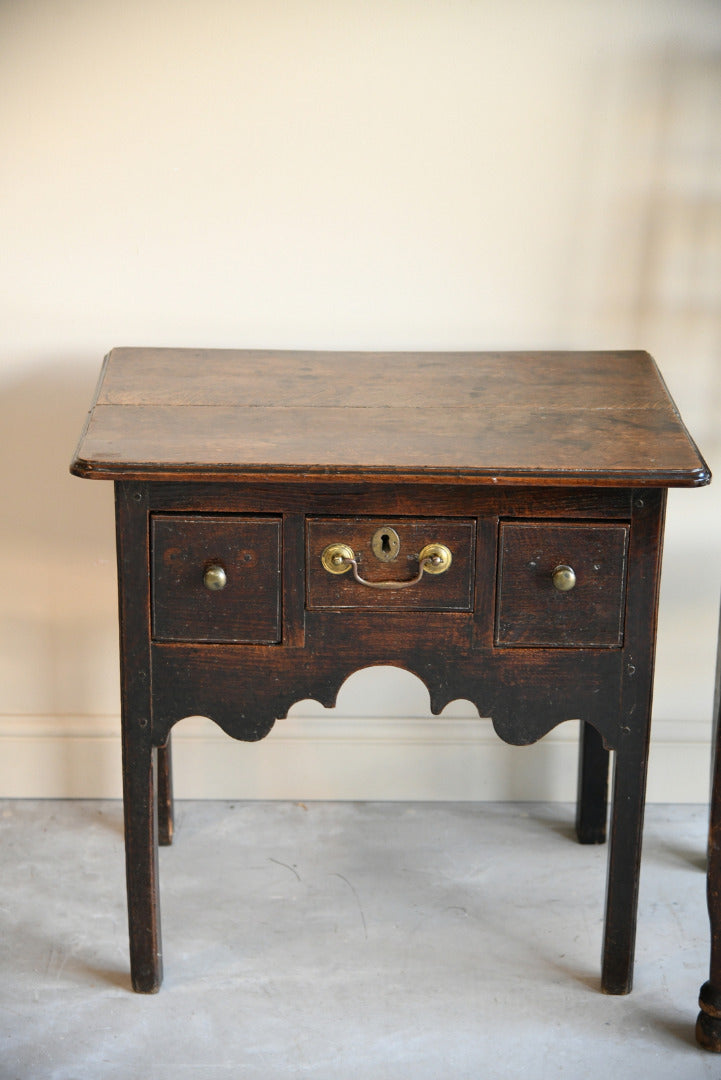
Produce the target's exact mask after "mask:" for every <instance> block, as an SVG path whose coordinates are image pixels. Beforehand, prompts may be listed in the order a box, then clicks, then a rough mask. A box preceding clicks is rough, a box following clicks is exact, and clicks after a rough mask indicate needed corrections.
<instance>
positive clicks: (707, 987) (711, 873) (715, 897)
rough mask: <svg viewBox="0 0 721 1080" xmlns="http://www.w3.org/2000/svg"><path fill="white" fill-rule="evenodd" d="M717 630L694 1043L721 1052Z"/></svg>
mask: <svg viewBox="0 0 721 1080" xmlns="http://www.w3.org/2000/svg"><path fill="white" fill-rule="evenodd" d="M719 728H721V628H720V629H719V651H718V660H717V663H716V699H715V702H714V733H713V776H712V782H711V813H710V820H709V831H708V864H707V871H706V901H707V903H708V914H709V920H710V922H711V959H710V965H709V978H708V982H705V983H704V984H703V986H702V987H701V993H700V995H699V1002H698V1003H699V1005H700V1006H701V1012H700V1013H699V1015H698V1020H697V1021H696V1040H697V1042H698V1043H699V1044H700V1045H701V1046H703V1048H704V1049H705V1050H713V1051H715V1053H717V1054H718V1053H721V738H720V737H719Z"/></svg>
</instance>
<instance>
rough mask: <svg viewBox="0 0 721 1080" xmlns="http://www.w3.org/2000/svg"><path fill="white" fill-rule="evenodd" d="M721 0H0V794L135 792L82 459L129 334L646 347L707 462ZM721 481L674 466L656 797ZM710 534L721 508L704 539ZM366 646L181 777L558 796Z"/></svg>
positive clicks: (367, 790)
mask: <svg viewBox="0 0 721 1080" xmlns="http://www.w3.org/2000/svg"><path fill="white" fill-rule="evenodd" d="M720 101H721V8H720V7H719V5H718V4H717V3H715V2H708V3H704V2H701V0H687V2H685V3H680V2H679V3H663V2H660V0H637V2H636V3H633V4H629V3H626V2H620V0H610V2H609V0H603V2H601V0H585V2H584V3H582V4H579V3H576V2H574V0H536V2H534V3H529V2H521V0H506V2H504V3H496V2H492V0H416V2H410V0H363V2H362V0H327V2H321V0H287V2H281V0H254V2H251V0H248V2H243V0H234V2H230V0H228V2H221V0H203V2H200V0H175V2H170V0H166V2H163V0H142V2H136V0H123V2H122V3H120V2H110V0H85V2H83V0H78V2H71V0H47V2H41V0H26V2H21V0H5V2H4V3H2V4H0V147H1V148H2V168H0V228H1V233H0V235H1V236H2V248H1V249H0V250H1V255H0V387H1V391H2V394H1V400H0V425H1V427H0V430H1V431H2V439H1V445H2V455H3V462H2V471H1V482H2V493H1V497H0V565H2V567H3V574H2V579H3V582H2V589H1V590H0V638H1V640H0V663H1V665H2V670H1V677H0V793H1V794H9V795H73V796H74V795H90V796H95V795H107V794H117V793H118V791H119V750H118V741H117V727H118V721H117V716H118V708H119V706H118V690H117V655H116V649H117V639H116V624H115V577H114V573H115V571H114V550H113V523H112V493H111V488H110V485H108V484H101V483H95V484H93V483H87V482H80V481H79V480H76V479H73V478H71V477H70V476H69V475H68V473H67V465H68V461H69V459H70V457H71V454H72V450H73V446H74V443H75V439H76V436H77V434H78V432H79V429H80V426H81V424H82V421H83V417H84V413H85V410H86V408H87V405H88V403H89V400H90V396H91V393H92V390H93V387H94V384H95V379H96V374H97V370H98V366H99V363H100V360H101V358H102V356H103V354H104V353H105V352H106V351H107V349H108V348H109V347H110V346H112V345H116V344H126V345H130V344H144V345H149V344H158V345H213V346H238V347H240V346H257V347H263V346H266V347H318V348H334V347H344V348H374V347H383V348H393V347H397V348H410V349H413V348H418V349H424V348H436V347H437V348H445V347H447V348H483V347H494V348H495V347H508V348H513V347H518V346H522V347H527V346H528V347H559V348H574V347H583V348H589V347H590V348H594V347H597V348H604V347H623V348H632V347H633V348H635V347H640V348H647V349H649V350H650V351H651V352H652V353H654V355H655V356H656V358H657V360H658V361H659V363H660V365H661V367H662V370H663V371H664V374H665V376H666V380H667V382H668V384H669V386H670V389H671V391H672V393H673V394H674V396H675V398H676V400H677V402H678V404H679V406H680V407H681V410H682V412H683V414H684V417H685V419H686V421H687V424H688V426H689V427H690V429H691V431H692V433H693V435H694V436H695V438H696V439H697V441H698V442H699V444H700V446H701V448H702V450H703V452H704V453H705V455H706V457H707V459H708V460H709V463H710V465H711V467H712V469H713V468H714V466H716V469H717V470H718V468H719V464H720V463H721V437H720V435H719V424H718V421H717V416H718V415H719V410H720V409H721V367H720V366H719V356H720V354H721V125H720V124H719V122H718V117H719V102H720ZM720 502H721V487H719V486H716V487H713V486H712V487H711V488H710V489H707V490H704V491H692V492H678V493H673V494H672V496H671V499H670V506H669V518H668V534H667V546H666V561H665V570H664V580H663V596H662V604H661V630H660V637H659V654H658V676H657V683H656V705H655V717H654V724H655V735H654V749H653V755H652V765H651V776H650V796H651V798H653V799H657V800H673V801H683V800H689V801H699V800H703V799H705V797H706V790H707V771H708V757H709V752H708V742H709V736H710V718H711V703H712V693H713V672H714V653H715V635H716V627H717V619H718V600H719V583H720V580H721V541H720V540H719V538H718V537H719V532H720V531H721V530H720V529H719V524H720V521H721V517H720V515H719V503H720ZM714 533H715V534H716V535H715V536H714ZM449 712H450V714H451V715H450V716H447V717H445V718H444V719H442V720H439V719H431V718H430V714H429V712H428V698H427V694H426V692H425V690H424V688H423V687H422V686H421V684H420V683H418V682H417V681H415V680H414V679H413V678H412V677H411V676H410V675H408V674H406V673H402V672H398V671H392V670H380V671H374V672H362V673H360V674H357V675H356V676H354V677H353V678H352V679H351V680H350V681H349V683H348V684H347V685H346V687H345V689H344V691H343V693H342V695H341V699H340V704H339V708H338V710H337V712H335V713H333V712H329V713H326V712H325V710H323V709H320V708H319V707H317V706H314V705H312V704H309V703H304V704H301V705H298V706H296V707H294V709H293V711H292V714H291V717H290V718H289V719H288V721H287V722H285V723H284V724H279V725H277V726H276V729H275V731H274V733H273V734H272V735H271V736H270V737H269V739H268V740H266V741H265V742H264V743H262V744H259V745H258V746H253V747H249V746H244V745H240V744H238V745H236V744H232V743H229V741H228V740H227V739H226V738H225V737H224V736H220V735H219V734H217V733H216V731H215V729H213V728H212V727H211V726H210V725H209V724H208V723H207V722H202V721H198V720H188V721H185V722H184V723H183V725H181V726H180V728H179V729H178V732H177V738H176V760H177V769H176V782H177V789H178V791H179V793H180V794H187V795H193V796H213V795H216V796H218V795H224V796H225V795H227V796H233V797H242V796H244V795H249V796H282V797H292V798H313V797H332V796H343V795H345V796H353V797H358V798H362V797H399V796H402V797H420V798H448V797H450V798H456V797H463V798H480V799H484V798H501V799H503V798H570V797H572V795H573V788H574V780H575V751H574V746H573V737H574V733H573V732H572V731H571V729H570V726H568V727H563V728H561V729H559V730H558V731H557V732H556V733H554V734H553V735H552V736H550V737H549V739H547V740H544V742H542V743H541V744H539V745H538V746H536V747H532V748H528V749H523V750H517V749H509V748H507V747H505V746H503V744H501V743H499V742H498V741H497V740H496V739H495V737H494V736H493V735H492V733H489V725H488V724H487V723H479V722H478V720H477V719H474V718H473V716H474V714H473V711H472V710H471V709H470V708H469V707H468V706H464V705H463V703H457V704H455V705H454V706H452V708H451V709H450V710H449Z"/></svg>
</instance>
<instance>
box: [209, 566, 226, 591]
mask: <svg viewBox="0 0 721 1080" xmlns="http://www.w3.org/2000/svg"><path fill="white" fill-rule="evenodd" d="M203 584H204V585H205V587H206V589H209V590H210V592H219V591H220V589H224V588H225V586H226V585H227V584H228V578H227V576H226V573H225V570H224V569H223V567H222V566H218V564H217V563H211V564H210V566H206V568H205V573H204V574H203Z"/></svg>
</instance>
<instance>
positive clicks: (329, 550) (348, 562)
mask: <svg viewBox="0 0 721 1080" xmlns="http://www.w3.org/2000/svg"><path fill="white" fill-rule="evenodd" d="M320 558H321V562H322V563H323V566H324V567H325V568H326V570H327V571H328V573H329V574H345V572H346V570H350V568H351V566H352V565H353V560H354V559H355V552H354V551H353V548H352V547H349V546H348V544H328V546H327V547H325V548H323V552H322V554H321V557H320Z"/></svg>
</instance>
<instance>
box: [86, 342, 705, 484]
mask: <svg viewBox="0 0 721 1080" xmlns="http://www.w3.org/2000/svg"><path fill="white" fill-rule="evenodd" d="M71 468H72V471H74V472H75V473H77V474H78V475H81V476H89V477H92V476H95V477H99V478H106V479H118V478H120V477H124V478H126V479H127V478H137V479H140V478H146V479H163V478H170V479H180V478H181V477H182V478H184V479H186V480H190V479H195V480H202V479H227V478H228V476H229V475H232V476H233V477H234V479H241V478H243V477H255V478H257V477H258V475H259V474H260V475H262V476H263V477H265V478H269V477H271V476H273V475H281V476H285V477H287V478H291V477H292V478H294V479H296V480H298V481H301V482H302V481H305V480H306V479H307V478H308V477H310V476H318V475H334V476H336V477H337V476H339V475H340V474H343V475H345V476H351V475H352V474H353V472H354V471H355V473H356V475H357V473H358V472H362V474H363V476H364V477H365V478H366V480H367V481H368V482H370V481H371V480H373V479H377V478H383V477H387V476H389V475H392V476H394V477H401V476H402V477H404V478H406V479H409V480H410V479H416V480H420V479H422V478H423V477H425V478H426V479H427V480H428V479H435V480H436V481H440V482H443V481H447V480H452V479H455V480H457V481H459V480H460V481H467V482H471V481H472V482H475V483H487V484H495V483H499V482H504V483H510V482H517V483H528V482H529V480H531V479H532V480H533V482H534V483H535V484H539V483H541V482H544V481H552V482H554V483H557V484H559V483H560V484H566V483H577V482H578V481H579V480H581V481H582V482H583V483H590V482H596V483H599V484H601V483H603V484H604V485H605V486H625V487H628V486H639V485H643V486H664V485H685V486H693V485H697V484H703V483H705V482H706V481H707V479H708V469H707V467H706V465H705V464H704V462H703V461H702V459H701V458H700V456H699V454H698V451H697V450H696V448H695V446H694V445H693V443H692V441H691V440H690V438H689V436H688V433H687V432H686V430H685V428H684V426H683V423H682V422H681V419H680V417H679V415H678V412H677V410H676V408H675V406H674V404H673V402H672V401H671V399H670V397H669V396H668V393H667V391H666V389H665V387H664V385H663V382H662V381H661V379H660V377H659V375H658V372H657V369H656V366H655V364H654V362H653V360H652V359H651V357H649V356H648V355H647V354H646V353H641V352H633V353H595V354H594V353H566V354H564V353H543V354H529V353H447V354H424V353H414V354H411V353H406V354H392V353H386V354H376V353H341V354H335V353H326V354H323V353H271V352H233V351H230V350H229V351H227V352H222V351H211V352H208V353H206V352H202V351H199V350H164V349H142V350H132V349H117V350H114V351H113V352H112V353H110V355H109V357H108V359H107V362H106V365H105V368H104V374H103V380H102V383H101V386H100V388H99V391H98V395H97V400H96V404H95V406H94V409H93V411H92V413H91V415H90V417H89V419H88V424H87V427H86V430H85V432H84V435H83V438H82V440H81V443H80V445H79V446H78V450H77V452H76V456H75V459H74V461H73V464H72V466H71Z"/></svg>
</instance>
